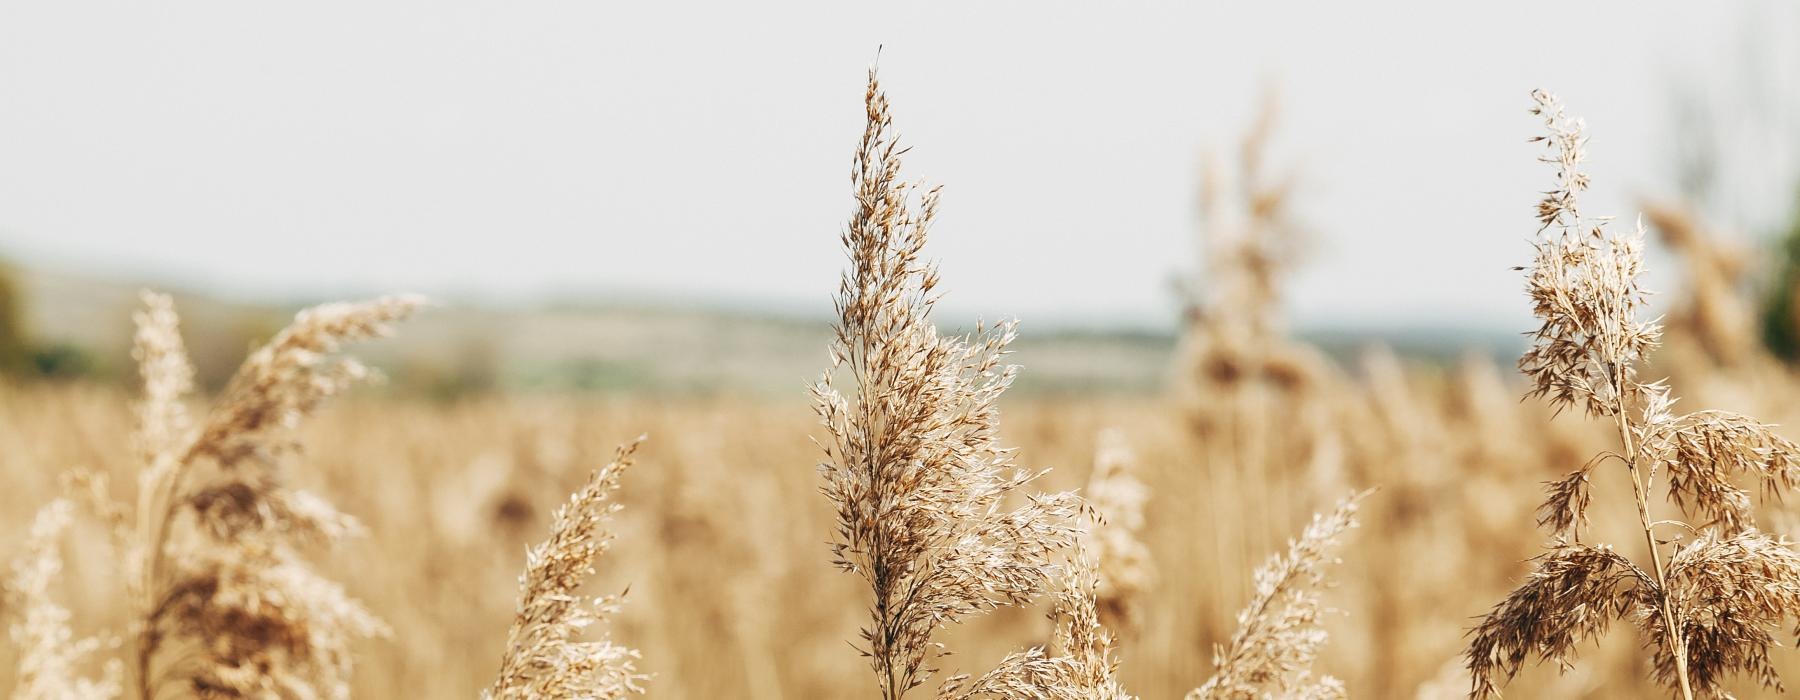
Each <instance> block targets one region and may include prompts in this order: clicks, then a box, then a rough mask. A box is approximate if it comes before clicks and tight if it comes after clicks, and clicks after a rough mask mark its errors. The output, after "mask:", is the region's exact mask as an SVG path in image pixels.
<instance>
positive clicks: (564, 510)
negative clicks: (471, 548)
mask: <svg viewBox="0 0 1800 700" xmlns="http://www.w3.org/2000/svg"><path fill="white" fill-rule="evenodd" d="M643 440H644V438H642V437H639V438H638V439H637V440H635V441H633V442H630V443H627V444H625V445H621V446H620V447H619V450H618V453H617V455H616V456H615V457H614V458H613V461H612V462H610V463H608V464H607V465H606V466H604V467H601V468H600V469H598V470H595V471H594V473H593V475H592V476H590V477H588V482H587V484H586V485H585V486H582V487H581V488H580V489H579V490H577V491H576V492H575V493H573V494H570V495H569V502H568V503H566V504H564V505H563V506H562V507H561V508H558V509H557V510H556V514H555V516H553V518H552V520H551V525H550V538H549V539H546V540H544V541H543V542H542V543H539V544H538V545H537V546H535V547H532V548H531V550H530V551H529V552H527V553H526V554H525V571H524V573H522V574H520V575H519V608H518V614H517V616H516V617H514V618H513V624H512V628H511V629H510V630H508V631H507V634H506V655H505V656H504V657H502V659H501V661H500V674H499V677H498V678H496V679H495V681H494V685H493V687H491V688H489V689H488V690H487V691H485V692H483V693H482V697H484V698H497V699H501V700H522V699H524V698H558V699H564V698H592V699H604V698H622V697H625V696H627V695H632V694H640V695H641V694H643V692H644V688H643V683H644V682H645V681H647V680H649V678H648V677H647V676H644V675H640V674H639V673H638V672H637V666H636V662H637V659H638V652H637V651H636V650H634V649H631V648H629V647H625V646H621V645H618V644H615V643H613V641H612V640H611V639H609V638H607V637H606V636H604V635H602V636H601V638H599V639H597V640H594V641H588V642H580V641H574V640H575V639H576V638H577V637H578V636H579V635H581V634H582V632H583V631H584V630H586V629H587V628H589V627H591V626H594V625H595V624H596V623H601V622H604V621H605V620H606V617H607V616H608V615H610V614H612V613H614V612H617V611H618V609H619V604H620V600H621V596H614V595H608V596H601V597H599V598H595V599H593V600H592V601H583V599H582V597H581V596H580V595H579V594H578V591H579V590H580V589H581V586H582V584H583V583H585V582H586V580H587V578H588V577H590V576H592V575H594V563H595V562H596V561H598V560H599V558H600V555H602V554H605V553H606V550H607V549H609V548H610V547H611V546H612V540H613V535H612V533H611V532H609V531H607V529H606V526H607V524H608V522H609V521H611V520H612V516H613V514H614V513H617V512H618V511H619V508H620V505H619V504H618V503H615V502H613V500H612V498H613V493H614V492H616V491H618V490H619V477H620V476H621V475H622V474H624V472H625V471H626V470H627V469H630V468H631V464H632V455H633V453H635V452H636V451H637V448H638V445H640V444H642V443H643ZM584 602H587V604H584Z"/></svg>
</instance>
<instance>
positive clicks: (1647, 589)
mask: <svg viewBox="0 0 1800 700" xmlns="http://www.w3.org/2000/svg"><path fill="white" fill-rule="evenodd" d="M1532 97H1533V99H1534V100H1535V101H1536V103H1537V107H1536V108H1535V109H1534V110H1533V112H1534V113H1535V114H1538V115H1540V116H1542V117H1543V118H1544V122H1545V125H1546V127H1547V128H1548V130H1549V136H1547V137H1543V138H1544V139H1545V140H1547V141H1548V142H1549V146H1550V155H1549V156H1548V157H1546V158H1544V160H1545V161H1546V162H1549V163H1552V164H1554V165H1555V166H1556V168H1557V186H1556V188H1555V189H1553V190H1551V191H1550V192H1549V193H1548V194H1547V195H1546V196H1545V198H1544V200H1543V201H1542V202H1541V203H1540V204H1539V206H1538V217H1539V220H1540V221H1541V223H1542V224H1543V227H1542V228H1541V229H1540V230H1539V233H1540V236H1539V238H1538V241H1537V242H1536V244H1535V245H1536V257H1535V259H1534V260H1533V264H1532V266H1531V268H1530V273H1529V276H1528V278H1527V282H1526V292H1527V294H1528V296H1529V297H1530V299H1531V301H1532V306H1533V310H1534V312H1535V313H1536V315H1537V316H1538V318H1539V319H1540V321H1541V322H1542V324H1541V325H1540V327H1539V328H1538V329H1537V330H1536V331H1534V332H1533V333H1532V334H1531V339H1532V347H1531V349H1530V350H1528V351H1527V352H1526V354H1525V356H1524V357H1523V358H1522V359H1520V361H1519V368H1520V370H1521V371H1523V372H1524V373H1525V375H1526V376H1527V377H1529V378H1530V380H1531V382H1532V387H1531V391H1530V393H1531V394H1532V395H1536V396H1543V397H1546V398H1548V399H1549V400H1550V402H1551V403H1552V404H1553V405H1556V406H1558V407H1559V408H1560V407H1567V406H1580V407H1582V408H1583V409H1584V410H1585V412H1587V413H1588V414H1589V415H1590V416H1593V417H1596V418H1611V419H1613V423H1614V425H1615V427H1616V429H1617V433H1618V439H1619V449H1618V450H1617V451H1609V452H1606V453H1603V454H1601V455H1599V456H1597V457H1595V458H1592V459H1589V460H1587V461H1586V462H1585V463H1584V464H1583V465H1582V466H1581V468H1580V469H1577V470H1576V471H1574V472H1572V473H1570V474H1569V475H1568V476H1566V477H1564V478H1562V479H1560V480H1558V481H1555V482H1552V483H1551V484H1550V486H1549V489H1548V497H1547V498H1546V499H1545V501H1544V503H1543V504H1542V505H1541V506H1539V510H1538V512H1539V516H1538V522H1539V523H1540V524H1542V525H1545V526H1547V527H1549V528H1550V529H1551V530H1552V531H1554V532H1555V533H1556V534H1557V536H1558V537H1559V539H1558V541H1557V542H1556V543H1555V544H1554V545H1553V549H1552V550H1551V552H1549V553H1548V554H1545V555H1544V556H1542V557H1540V558H1539V560H1538V565H1537V570H1536V571H1535V572H1533V573H1532V574H1531V575H1530V577H1529V578H1528V579H1527V580H1526V582H1525V583H1524V584H1523V585H1521V586H1520V587H1519V588H1518V589H1516V590H1514V591H1513V593H1512V594H1511V595H1509V596H1508V597H1507V598H1506V600H1504V601H1502V602H1501V603H1500V604H1499V605H1497V606H1495V607H1494V609H1493V610H1492V611H1491V612H1490V613H1488V615H1487V617H1486V618H1485V619H1484V620H1483V621H1482V622H1481V624H1480V625H1479V626H1478V627H1477V628H1476V629H1475V631H1474V635H1473V639H1472V640H1471V642H1470V644H1469V648H1468V652H1467V658H1468V667H1469V670H1470V673H1471V675H1472V686H1471V694H1472V695H1473V696H1474V697H1478V698H1479V697H1488V696H1493V695H1497V694H1498V685H1499V684H1500V683H1501V682H1502V681H1504V680H1507V679H1510V678H1512V677H1513V676H1514V675H1515V674H1517V673H1518V672H1519V670H1520V668H1521V667H1522V665H1523V664H1524V662H1525V661H1526V660H1527V659H1528V658H1530V657H1533V656H1536V657H1540V658H1543V659H1546V660H1549V661H1553V662H1555V663H1556V664H1557V665H1558V666H1559V667H1563V668H1567V667H1569V666H1570V665H1571V664H1572V661H1573V657H1574V655H1575V651H1576V649H1577V647H1578V646H1580V645H1581V644H1582V643H1583V642H1586V641H1589V640H1593V639H1597V638H1599V637H1601V636H1602V635H1603V634H1604V633H1605V631H1606V630H1607V628H1608V627H1609V626H1610V624H1611V623H1612V621H1613V620H1614V619H1630V620H1631V621H1632V622H1633V623H1635V624H1636V625H1637V626H1638V627H1639V629H1640V630H1641V631H1642V633H1643V636H1644V643H1645V645H1646V646H1647V647H1649V648H1650V650H1651V652H1652V671H1653V676H1654V678H1655V679H1656V680H1657V681H1658V682H1660V683H1661V684H1662V685H1663V686H1664V687H1666V688H1668V689H1669V690H1670V691H1679V692H1680V693H1681V695H1682V696H1683V697H1687V698H1692V697H1693V696H1694V694H1695V693H1700V694H1703V695H1709V696H1721V697H1722V696H1727V695H1728V693H1727V692H1726V691H1725V690H1724V686H1723V683H1724V680H1725V678H1726V676H1727V675H1728V674H1730V673H1733V672H1741V673H1747V674H1749V675H1750V676H1752V677H1753V678H1755V679H1756V680H1757V681H1758V682H1759V683H1760V684H1762V685H1763V686H1765V687H1770V688H1779V687H1780V679H1779V677H1778V676H1777V675H1776V672H1775V670H1774V668H1773V666H1772V665H1771V664H1770V662H1769V660H1768V649H1769V647H1770V646H1771V645H1772V644H1774V643H1775V641H1774V637H1773V635H1772V634H1771V630H1777V629H1779V628H1780V627H1781V626H1782V624H1783V623H1784V622H1786V621H1789V620H1793V619H1795V618H1796V617H1800V615H1797V614H1800V598H1796V597H1795V596H1794V595H1793V591H1796V590H1800V567H1796V566H1795V562H1797V561H1800V558H1797V557H1796V555H1795V554H1794V553H1793V552H1792V551H1791V550H1790V549H1789V547H1788V544H1787V543H1786V542H1784V541H1778V540H1774V539H1771V538H1769V537H1768V536H1766V535H1763V534H1761V533H1759V532H1757V531H1756V530H1755V522H1754V518H1753V513H1752V504H1751V501H1750V496H1749V492H1748V491H1746V490H1745V489H1743V488H1741V487H1739V486H1737V485H1736V484H1735V483H1734V479H1739V478H1751V479H1754V480H1756V481H1757V482H1758V483H1760V485H1762V486H1763V487H1764V489H1765V490H1766V491H1769V492H1775V493H1778V492H1779V491H1781V490H1783V489H1787V488H1791V487H1792V486H1793V485H1794V483H1795V481H1796V477H1797V473H1796V471H1795V461H1796V459H1800V446H1796V445H1795V444H1794V443H1792V442H1790V441H1788V440H1786V439H1784V438H1781V437H1779V436H1777V435H1775V434H1774V432H1773V431H1772V430H1771V429H1770V428H1769V426H1766V425H1764V424H1762V423H1760V422H1758V421H1756V420H1753V419H1750V418H1748V417H1745V416H1741V415H1738V414H1734V413H1726V412H1718V411H1701V412H1697V413H1691V414H1687V415H1679V416H1678V415H1676V414H1674V413H1673V411H1672V410H1671V407H1672V406H1673V405H1674V399H1673V398H1672V397H1671V395H1670V393H1669V389H1668V388H1667V387H1666V386H1664V385H1662V384H1661V383H1645V382H1641V381H1639V380H1638V378H1637V377H1638V374H1637V373H1638V371H1639V367H1640V365H1642V364H1643V363H1644V362H1645V356H1646V354H1647V353H1649V352H1650V351H1651V350H1652V349H1654V348H1655V347H1656V345H1657V341H1658V339H1659V338H1660V336H1661V329H1660V328H1659V326H1658V325H1657V324H1656V323H1655V322H1653V321H1643V320H1641V319H1640V318H1639V316H1640V314H1641V307H1642V306H1643V304H1644V298H1645V292H1644V290H1643V289H1642V287H1640V286H1639V282H1638V276H1639V274H1640V273H1641V272H1642V267H1643V252H1642V238H1643V234H1642V230H1641V229H1640V230H1639V232H1638V233H1637V234H1636V235H1633V236H1619V235H1616V234H1613V233H1611V232H1609V231H1608V230H1607V229H1606V226H1605V221H1604V220H1596V219H1588V218H1584V217H1583V216H1582V215H1581V213H1580V209H1579V194H1580V192H1581V191H1582V190H1583V189H1585V188H1586V187H1587V184H1588V181H1587V176H1586V175H1584V174H1582V173H1581V171H1580V169H1579V166H1580V162H1581V159H1582V156H1583V152H1582V149H1583V147H1584V144H1585V136H1584V135H1583V133H1582V124H1581V122H1580V121H1578V120H1571V119H1569V118H1568V117H1566V116H1565V115H1564V114H1563V110H1562V106H1561V104H1560V103H1559V102H1557V100H1556V98H1554V97H1552V96H1550V95H1549V94H1548V93H1545V92H1542V91H1538V92H1535V93H1533V94H1532ZM1612 460H1616V461H1618V462H1619V463H1621V464H1622V465H1623V466H1624V467H1625V468H1626V470H1627V472H1628V474H1629V476H1630V478H1631V485H1632V497H1633V499H1634V500H1635V503H1636V514H1637V517H1638V529H1639V530H1640V532H1641V533H1642V537H1643V541H1644V545H1645V549H1646V550H1647V554H1648V557H1649V563H1648V564H1647V565H1642V566H1640V565H1638V564H1636V563H1633V561H1632V560H1631V559H1629V558H1627V557H1626V556H1624V555H1622V554H1619V553H1618V552H1616V551H1614V550H1613V549H1612V548H1611V547H1609V546H1604V545H1602V546H1590V545H1585V544H1581V543H1580V538H1581V534H1582V533H1581V528H1582V526H1583V525H1584V524H1585V523H1586V522H1587V511H1588V506H1589V503H1590V502H1591V497H1590V494H1589V485H1590V481H1591V480H1590V474H1591V473H1592V472H1593V471H1595V470H1596V469H1597V468H1598V467H1600V466H1601V465H1605V464H1609V463H1610V462H1611V461H1612ZM1659 472H1666V474H1667V486H1666V487H1665V488H1666V490H1667V493H1668V498H1669V500H1670V501H1672V502H1673V503H1674V504H1675V505H1676V506H1677V507H1678V508H1679V509H1680V510H1681V511H1683V513H1684V514H1688V515H1690V516H1698V517H1700V518H1705V520H1703V521H1700V522H1698V523H1684V522H1682V521H1680V520H1659V519H1656V518H1655V517H1654V516H1652V514H1651V495H1652V493H1653V489H1654V488H1655V486H1656V477H1657V474H1658V473H1659ZM1658 528H1669V529H1668V530H1666V531H1667V532H1670V533H1671V534H1670V535H1669V536H1668V538H1666V539H1665V538H1664V537H1662V536H1659V535H1658V532H1657V531H1658ZM1684 536H1688V537H1691V539H1689V541H1688V542H1686V543H1685V544H1682V543H1680V538H1682V537H1684ZM1565 537H1566V538H1567V539H1566V540H1565V539H1560V538H1565ZM1672 542H1673V543H1674V544H1673V549H1672V550H1671V551H1668V552H1665V551H1664V548H1665V547H1667V546H1670V544H1671V543H1672ZM1665 562H1666V563H1665Z"/></svg>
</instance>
